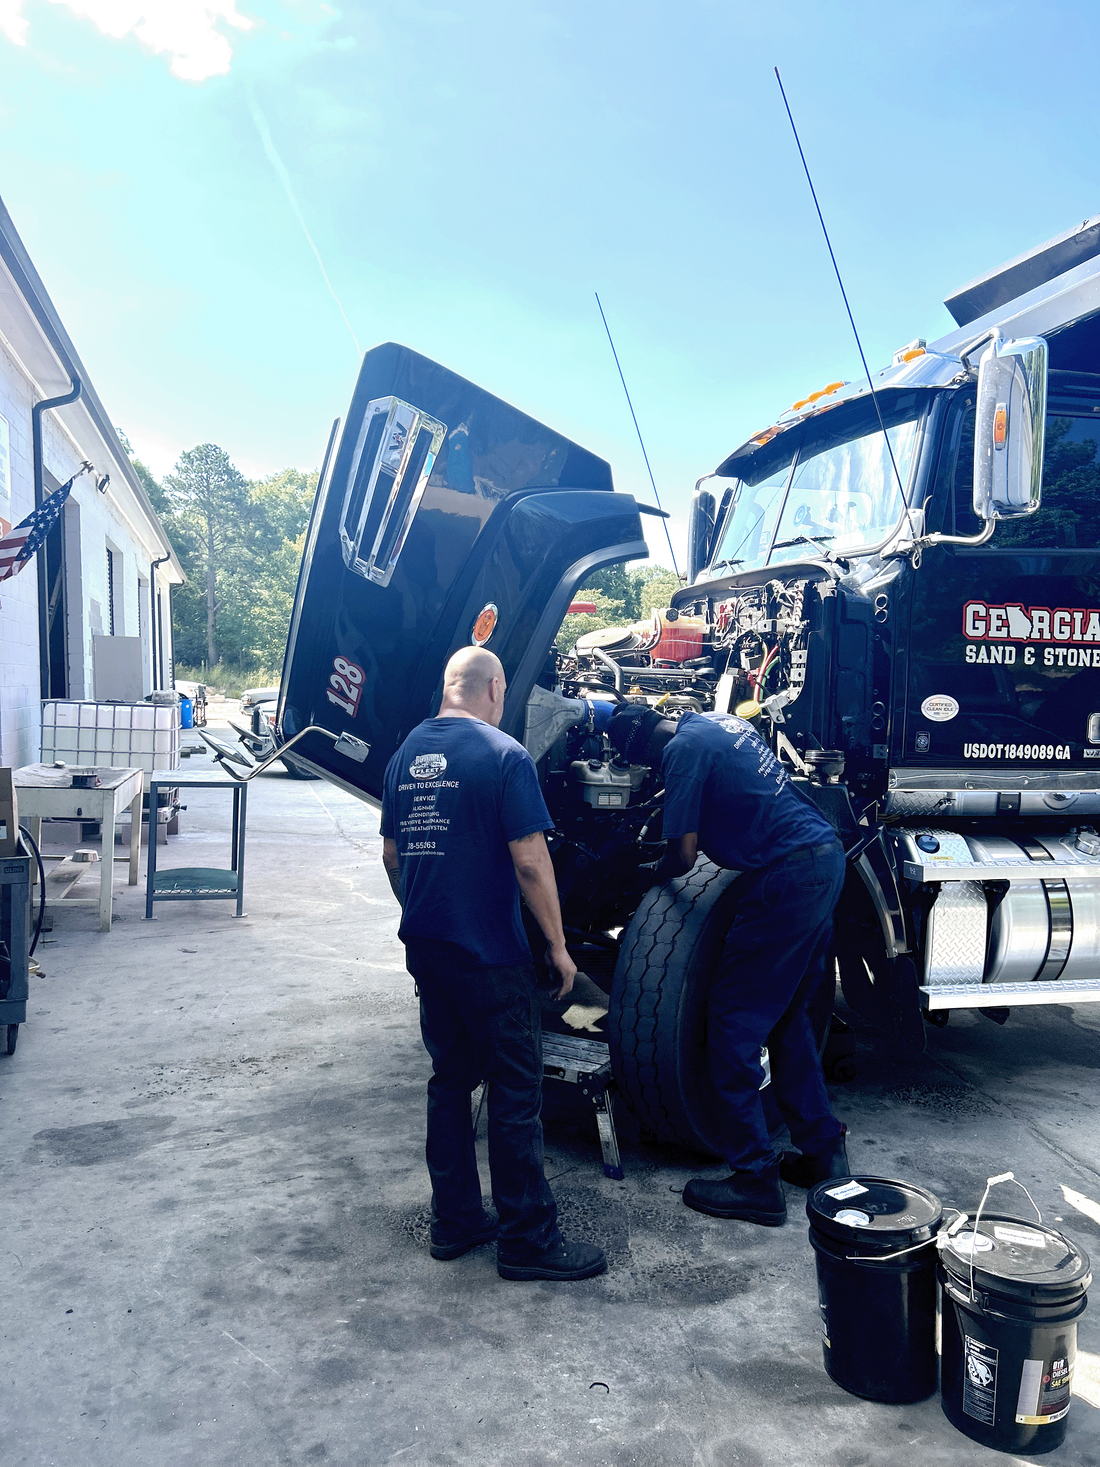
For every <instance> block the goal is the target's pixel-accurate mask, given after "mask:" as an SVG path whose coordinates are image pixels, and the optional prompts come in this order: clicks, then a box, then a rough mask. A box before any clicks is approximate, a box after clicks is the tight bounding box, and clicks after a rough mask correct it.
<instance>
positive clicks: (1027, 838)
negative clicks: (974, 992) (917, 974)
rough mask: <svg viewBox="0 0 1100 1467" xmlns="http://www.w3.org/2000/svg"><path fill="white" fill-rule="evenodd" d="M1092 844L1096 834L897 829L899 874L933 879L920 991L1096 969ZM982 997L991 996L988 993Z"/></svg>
mask: <svg viewBox="0 0 1100 1467" xmlns="http://www.w3.org/2000/svg"><path fill="white" fill-rule="evenodd" d="M1095 845H1097V841H1096V838H1095V837H1093V838H1092V839H1091V840H1089V839H1086V838H1084V837H1082V838H1080V840H1079V839H1078V838H1077V837H1075V836H1073V835H1065V836H1048V835H1044V836H1033V835H1030V834H1023V833H1021V834H1018V835H1016V836H1015V838H1009V837H1007V836H964V835H960V834H958V833H957V832H955V831H943V830H906V831H901V832H899V833H898V857H899V866H900V868H901V870H902V873H903V875H904V876H905V877H906V878H908V880H910V881H917V882H920V883H927V884H932V885H936V886H938V887H939V890H938V893H937V895H936V897H935V900H934V901H933V902H932V905H931V907H930V909H929V912H928V919H927V925H926V935H925V944H924V984H925V992H926V993H927V992H930V991H931V990H932V989H936V988H942V987H944V986H947V985H950V986H952V987H958V986H960V985H965V986H968V987H969V986H971V985H972V986H974V987H981V988H982V989H984V990H986V991H988V988H989V986H990V985H994V986H996V987H997V988H1002V989H1004V988H1010V987H1011V986H1012V985H1019V984H1030V983H1034V982H1039V983H1042V984H1056V983H1063V984H1068V983H1071V982H1076V981H1091V980H1095V979H1096V977H1097V974H1098V969H1100V855H1094V854H1092V848H1093V847H1094V846H1095ZM1068 997H1069V995H1068V993H1067V998H1068ZM988 1001H989V1003H990V1004H993V1003H994V999H993V998H992V996H991V997H990V998H989V1000H988ZM1000 1001H1003V1002H1010V1001H1011V999H1004V998H1002V999H1001V1000H1000ZM1055 1001H1056V1000H1055Z"/></svg>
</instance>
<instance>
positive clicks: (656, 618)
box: [648, 611, 707, 662]
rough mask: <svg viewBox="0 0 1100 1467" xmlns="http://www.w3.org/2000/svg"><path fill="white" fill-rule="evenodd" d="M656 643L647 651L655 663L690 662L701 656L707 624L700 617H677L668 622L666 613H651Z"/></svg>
mask: <svg viewBox="0 0 1100 1467" xmlns="http://www.w3.org/2000/svg"><path fill="white" fill-rule="evenodd" d="M653 629H654V632H655V634H656V641H655V642H654V643H653V645H652V646H651V647H650V648H649V649H648V651H649V655H650V657H652V658H653V659H654V660H655V661H657V662H690V661H691V659H692V658H693V657H701V656H702V655H703V643H704V642H705V640H706V636H707V623H706V620H705V618H703V617H701V616H678V617H676V618H675V620H670V619H669V618H668V615H667V613H662V612H660V611H655V612H654V613H653Z"/></svg>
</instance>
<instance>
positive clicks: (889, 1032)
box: [836, 872, 926, 1052]
mask: <svg viewBox="0 0 1100 1467" xmlns="http://www.w3.org/2000/svg"><path fill="white" fill-rule="evenodd" d="M836 951H837V963H838V966H839V968H840V986H841V990H842V992H843V994H844V997H845V1000H846V1001H847V1003H848V1004H849V1005H850V1006H851V1008H853V1009H854V1010H855V1012H856V1013H857V1014H859V1015H860V1017H861V1018H864V1019H866V1020H867V1022H868V1023H869V1024H873V1025H874V1027H875V1028H876V1029H877V1030H879V1031H880V1033H882V1034H884V1035H886V1036H887V1037H888V1038H890V1039H892V1040H894V1041H896V1042H897V1043H899V1044H902V1045H904V1046H905V1047H906V1048H907V1049H912V1050H916V1051H917V1052H920V1051H922V1050H923V1049H924V1045H925V1039H926V1034H925V1027H924V1019H923V1016H922V1014H921V1004H920V985H919V983H918V980H917V968H916V964H915V963H914V962H913V959H912V958H911V957H909V956H908V955H907V954H901V955H900V956H898V957H894V958H890V957H887V952H886V943H885V940H884V938H883V934H882V926H881V924H880V922H879V918H878V915H877V913H876V912H875V910H874V907H873V905H872V903H871V900H870V897H869V895H868V893H867V889H866V887H865V886H864V885H863V882H862V881H861V880H860V879H859V877H858V876H855V875H854V874H853V873H851V872H850V873H849V879H848V881H847V883H846V884H845V888H844V893H843V895H842V897H841V901H840V906H839V908H838V909H837V916H836Z"/></svg>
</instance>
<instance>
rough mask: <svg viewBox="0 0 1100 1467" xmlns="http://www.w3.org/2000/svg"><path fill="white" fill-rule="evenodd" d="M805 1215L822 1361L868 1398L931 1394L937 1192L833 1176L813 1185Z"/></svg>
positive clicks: (849, 1388)
mask: <svg viewBox="0 0 1100 1467" xmlns="http://www.w3.org/2000/svg"><path fill="white" fill-rule="evenodd" d="M806 1216H807V1217H808V1218H809V1219H810V1242H811V1244H812V1245H813V1250H814V1253H815V1255H816V1257H817V1289H818V1297H819V1300H820V1304H821V1344H822V1349H823V1351H824V1354H825V1369H826V1371H827V1372H828V1373H829V1375H830V1376H831V1378H832V1379H833V1380H835V1381H836V1383H837V1385H839V1386H843V1387H844V1389H845V1390H846V1391H850V1392H851V1393H852V1395H854V1396H864V1397H865V1398H866V1399H867V1400H870V1401H895V1402H898V1403H900V1402H904V1401H923V1400H924V1399H925V1397H926V1396H930V1395H932V1393H933V1391H935V1389H936V1245H935V1235H936V1230H937V1229H938V1227H939V1225H940V1220H941V1218H942V1216H943V1210H942V1208H941V1207H940V1204H939V1199H938V1198H936V1197H934V1196H933V1195H932V1193H931V1192H926V1191H925V1190H924V1188H923V1187H914V1186H913V1185H912V1184H911V1183H910V1182H890V1181H886V1180H884V1179H883V1178H881V1177H846V1178H835V1179H833V1180H831V1181H828V1182H819V1183H818V1184H817V1186H816V1187H814V1188H813V1189H812V1190H811V1192H810V1195H809V1197H808V1198H807V1199H806ZM903 1250H904V1251H903ZM895 1254H900V1255H901V1256H900V1257H894V1256H891V1255H895Z"/></svg>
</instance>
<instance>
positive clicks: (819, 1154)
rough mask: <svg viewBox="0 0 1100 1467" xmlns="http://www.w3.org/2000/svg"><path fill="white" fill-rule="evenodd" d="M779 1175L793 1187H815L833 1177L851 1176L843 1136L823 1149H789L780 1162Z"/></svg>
mask: <svg viewBox="0 0 1100 1467" xmlns="http://www.w3.org/2000/svg"><path fill="white" fill-rule="evenodd" d="M779 1175H780V1176H781V1177H782V1178H783V1180H784V1181H785V1182H790V1184H791V1186H792V1187H806V1188H810V1187H814V1186H816V1185H817V1183H818V1182H827V1181H829V1180H831V1178H833V1177H850V1176H851V1175H852V1172H851V1168H850V1167H849V1165H848V1149H847V1146H846V1145H845V1140H844V1137H843V1136H838V1137H837V1138H836V1140H835V1141H830V1142H829V1144H828V1146H826V1147H825V1148H824V1149H823V1150H821V1151H810V1152H797V1153H795V1152H793V1151H788V1152H787V1153H786V1154H785V1155H784V1156H783V1157H782V1158H781V1159H780V1162H779Z"/></svg>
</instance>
